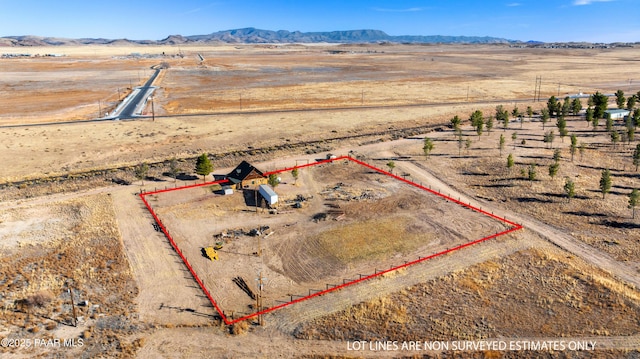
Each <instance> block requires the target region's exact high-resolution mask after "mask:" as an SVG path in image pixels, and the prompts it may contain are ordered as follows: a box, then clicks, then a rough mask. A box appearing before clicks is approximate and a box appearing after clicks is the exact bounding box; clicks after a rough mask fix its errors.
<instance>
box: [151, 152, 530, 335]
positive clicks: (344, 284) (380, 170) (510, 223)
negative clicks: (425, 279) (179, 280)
mask: <svg viewBox="0 0 640 359" xmlns="http://www.w3.org/2000/svg"><path fill="white" fill-rule="evenodd" d="M340 160H349V161H353V162H355V163H357V164H359V165H361V166H364V167H367V168H369V169H372V170H374V171H376V172H378V173H380V174H383V175H387V176H389V177H392V178H395V179H397V180H399V181H402V182H404V183H407V184H409V185H412V186H414V187H416V188H419V189H421V190H424V191H427V192H429V193H431V194H434V195H436V196H439V197H442V198H444V199H446V200H448V201H451V202H454V203H456V204H458V205H461V206H463V207H466V208H469V209H471V210H473V211H476V212H479V213H482V214H484V215H486V216H489V217H491V218H494V219H497V220H499V221H501V222H503V223H506V224H508V225H511V226H513V227H512V228H510V229H507V230H506V231H503V232H500V233H496V234H492V235H490V236H487V237H484V238H481V239H478V240H475V241H471V242H468V243H464V244H461V245H459V246H456V247H453V248H450V249H447V250H445V251H442V252H438V253H435V254H432V255H430V256H427V257H424V258H419V259H417V260H414V261H412V262H407V263H405V264H403V265H400V266H397V267H392V268H390V269H387V270H384V271H381V272H376V273H374V274H371V275H369V276H366V277H362V278H359V279H356V280H353V281H349V282H346V283H343V284H341V285H337V286H335V287H332V288H328V289H325V290H322V291H318V292H315V293H313V294H310V295H308V296H304V297H301V298H298V299H295V300H292V301H289V302H286V303H282V304H280V305H277V306H274V307H270V308H267V309H265V310H262V311H260V312H256V313H253V314H250V315H247V316H244V317H241V318H238V319H235V320H229V319H228V318H227V317H226V316H225V315H224V312H223V311H222V310H221V309H220V307H219V306H218V303H216V301H215V300H214V299H213V297H212V296H211V293H210V292H209V291H208V290H207V288H206V287H205V285H204V283H203V282H202V280H200V278H199V277H198V275H197V274H196V272H195V270H194V269H193V267H192V266H191V264H189V261H187V258H185V256H184V255H183V254H182V251H180V248H179V247H178V245H177V244H176V242H175V241H174V240H173V237H171V235H170V234H169V232H168V230H167V228H166V227H165V226H164V224H162V222H161V221H160V218H158V216H157V215H156V213H155V211H154V210H153V208H152V207H151V205H150V204H149V202H148V201H147V200H146V198H145V197H146V196H148V195H154V194H159V193H166V192H173V191H179V190H183V189H188V188H196V187H202V186H208V185H214V184H222V183H226V182H228V180H220V181H214V182H207V183H201V184H196V185H190V186H184V187H177V188H169V189H164V190H159V191H154V192H145V193H141V194H140V198H141V199H142V201H143V202H144V204H145V206H146V207H147V209H148V210H149V212H150V213H151V215H152V216H153V218H154V220H155V221H156V222H157V223H158V225H159V226H160V228H161V229H162V232H163V233H164V235H165V236H166V237H167V239H168V240H169V243H170V244H171V246H172V247H173V249H174V250H175V251H176V253H178V255H179V256H180V258H181V259H182V261H183V262H184V264H185V265H186V266H187V268H188V269H189V272H190V273H191V275H192V276H193V278H194V279H195V280H196V282H197V283H198V285H199V286H200V288H202V291H203V292H204V294H205V295H206V296H207V298H208V299H209V301H210V302H211V304H212V305H213V306H214V308H216V310H217V311H218V314H219V315H220V317H221V318H222V320H223V321H224V323H225V324H227V325H231V324H234V323H237V322H240V321H243V320H247V319H251V318H255V317H257V316H259V315H262V314H266V313H269V312H272V311H275V310H278V309H281V308H284V307H287V306H289V305H292V304H295V303H299V302H302V301H305V300H307V299H311V298H314V297H319V296H321V295H324V294H327V293H330V292H333V291H337V290H340V289H343V288H346V287H348V286H351V285H354V284H356V283H360V282H363V281H366V280H369V279H372V278H376V277H379V276H382V275H384V274H386V273H390V272H393V271H396V270H399V269H402V268H407V267H409V266H412V265H414V264H418V263H421V262H424V261H427V260H429V259H433V258H436V257H439V256H442V255H445V254H448V253H452V252H455V251H457V250H460V249H462V248H466V247H469V246H472V245H474V244H478V243H482V242H484V241H487V240H490V239H493V238H497V237H500V236H503V235H506V234H509V233H511V232H515V231H517V230H520V229H522V228H523V227H522V226H521V225H520V224H517V223H515V222H512V221H509V220H507V219H506V218H503V217H499V216H496V215H494V214H493V213H489V212H487V211H484V210H482V209H480V208H477V207H474V206H472V205H471V204H469V203H464V202H462V201H459V200H457V199H455V198H451V197H450V196H447V195H444V194H442V193H440V192H436V191H434V190H432V189H430V188H427V187H424V186H422V185H419V184H417V183H415V182H411V181H408V180H406V179H404V178H402V177H399V176H397V175H394V174H392V173H389V172H387V171H384V170H382V169H379V168H377V167H374V166H371V165H369V164H368V163H365V162H362V161H359V160H357V159H355V158H352V157H349V156H342V157H337V158H334V159H328V160H322V161H318V162H313V163H307V164H304V165H300V166H295V167H290V168H284V169H280V170H276V171H272V172H267V173H265V175H267V176H268V175H270V174H278V173H283V172H289V171H291V170H293V169H295V168H305V167H311V166H317V165H321V164H325V163H331V162H334V161H340Z"/></svg>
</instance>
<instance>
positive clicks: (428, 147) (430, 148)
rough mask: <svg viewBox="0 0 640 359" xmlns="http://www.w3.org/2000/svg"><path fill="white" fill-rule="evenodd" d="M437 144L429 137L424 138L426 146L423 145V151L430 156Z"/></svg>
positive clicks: (427, 156)
mask: <svg viewBox="0 0 640 359" xmlns="http://www.w3.org/2000/svg"><path fill="white" fill-rule="evenodd" d="M434 147H435V145H434V144H433V140H432V139H430V138H429V137H425V138H424V146H422V151H423V152H424V157H425V158H429V154H431V151H433V148H434Z"/></svg>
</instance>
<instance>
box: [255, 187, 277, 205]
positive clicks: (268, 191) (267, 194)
mask: <svg viewBox="0 0 640 359" xmlns="http://www.w3.org/2000/svg"><path fill="white" fill-rule="evenodd" d="M258 192H260V195H261V196H262V197H264V199H265V201H267V203H268V204H269V206H273V205H274V204H276V203H278V194H277V193H276V192H275V191H274V190H273V189H272V188H271V187H270V186H269V185H266V184H261V185H260V187H258Z"/></svg>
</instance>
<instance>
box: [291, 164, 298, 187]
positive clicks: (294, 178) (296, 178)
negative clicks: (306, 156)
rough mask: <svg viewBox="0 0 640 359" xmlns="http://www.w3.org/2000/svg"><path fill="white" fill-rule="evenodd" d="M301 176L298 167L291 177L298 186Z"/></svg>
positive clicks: (293, 170) (292, 171)
mask: <svg viewBox="0 0 640 359" xmlns="http://www.w3.org/2000/svg"><path fill="white" fill-rule="evenodd" d="M299 175H300V173H299V172H298V167H294V168H293V169H292V170H291V176H293V183H294V184H296V183H298V176H299Z"/></svg>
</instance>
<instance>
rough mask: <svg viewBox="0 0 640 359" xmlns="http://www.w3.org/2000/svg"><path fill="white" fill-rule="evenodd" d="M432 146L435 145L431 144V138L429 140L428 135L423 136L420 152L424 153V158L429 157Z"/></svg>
mask: <svg viewBox="0 0 640 359" xmlns="http://www.w3.org/2000/svg"><path fill="white" fill-rule="evenodd" d="M460 138H462V137H460ZM434 147H435V145H434V144H433V140H431V139H430V138H429V137H425V139H424V144H423V146H422V152H423V153H424V156H425V157H426V158H429V155H430V154H431V151H433V148H434Z"/></svg>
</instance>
